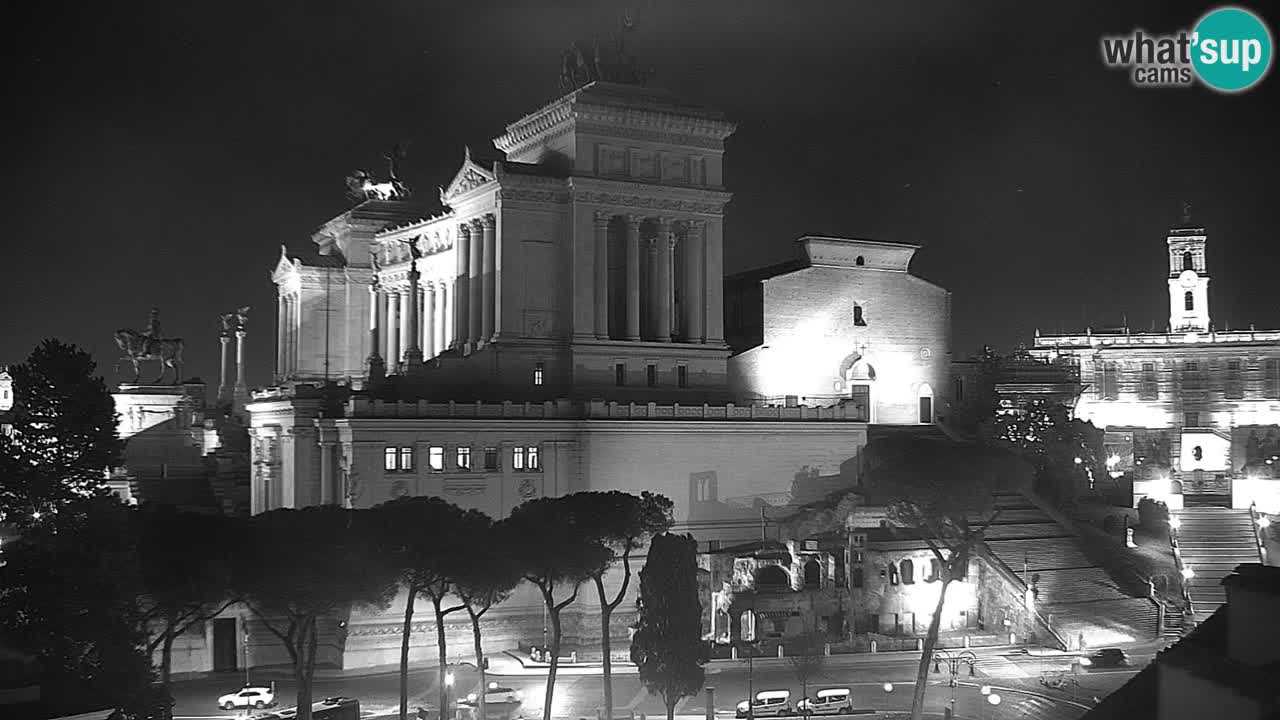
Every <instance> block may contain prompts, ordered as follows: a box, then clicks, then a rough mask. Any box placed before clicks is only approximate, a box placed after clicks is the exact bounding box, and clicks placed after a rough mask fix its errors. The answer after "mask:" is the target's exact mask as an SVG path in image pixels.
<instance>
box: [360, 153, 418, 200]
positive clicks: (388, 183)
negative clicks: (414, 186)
mask: <svg viewBox="0 0 1280 720" xmlns="http://www.w3.org/2000/svg"><path fill="white" fill-rule="evenodd" d="M407 146H408V143H405V144H403V145H402V144H400V143H397V144H396V146H395V147H393V148H392V149H391V151H390V152H388V153H387V154H386V155H383V156H382V157H383V159H384V160H386V161H387V179H386V180H384V181H379V180H377V179H376V178H374V176H373V173H370V172H369V171H367V170H356V171H355V172H353V173H351V174H350V175H348V176H347V196H348V197H350V198H351V199H352V200H359V201H361V202H363V201H365V200H403V199H405V198H408V197H409V195H410V194H411V193H410V192H409V187H408V186H407V185H405V184H404V182H403V181H401V180H400V161H401V160H403V159H404V157H405V155H406V154H407Z"/></svg>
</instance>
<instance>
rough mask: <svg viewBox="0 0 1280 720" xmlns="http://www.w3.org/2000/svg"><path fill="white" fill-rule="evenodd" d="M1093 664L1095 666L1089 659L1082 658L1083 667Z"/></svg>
mask: <svg viewBox="0 0 1280 720" xmlns="http://www.w3.org/2000/svg"><path fill="white" fill-rule="evenodd" d="M1092 664H1093V661H1092V660H1090V659H1089V658H1085V657H1082V658H1080V665H1081V667H1089V666H1090V665H1092Z"/></svg>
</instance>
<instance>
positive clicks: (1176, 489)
mask: <svg viewBox="0 0 1280 720" xmlns="http://www.w3.org/2000/svg"><path fill="white" fill-rule="evenodd" d="M1169 492H1170V493H1171V494H1173V495H1181V494H1182V483H1181V482H1179V481H1177V480H1173V481H1171V482H1170V483H1169Z"/></svg>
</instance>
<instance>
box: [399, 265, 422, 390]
mask: <svg viewBox="0 0 1280 720" xmlns="http://www.w3.org/2000/svg"><path fill="white" fill-rule="evenodd" d="M421 277H422V274H421V273H419V272H418V261H417V260H410V261H409V288H408V290H406V291H405V295H404V305H405V313H404V323H403V324H404V362H405V365H406V366H408V367H410V368H416V367H420V366H421V365H422V345H420V344H419V343H420V342H421V341H420V340H419V339H418V333H420V332H421V331H422V316H421V315H419V314H418V303H419V302H420V301H421V299H422V298H421V295H422V293H420V292H419V291H418V280H420V279H421Z"/></svg>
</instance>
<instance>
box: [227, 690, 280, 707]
mask: <svg viewBox="0 0 1280 720" xmlns="http://www.w3.org/2000/svg"><path fill="white" fill-rule="evenodd" d="M275 704H276V691H275V688H269V687H245V688H241V689H240V690H238V691H237V692H233V693H229V694H227V695H223V696H222V697H220V698H218V707H220V708H222V709H223V710H235V709H236V708H255V709H258V710H261V709H262V708H264V707H269V706H271V705H275Z"/></svg>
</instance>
